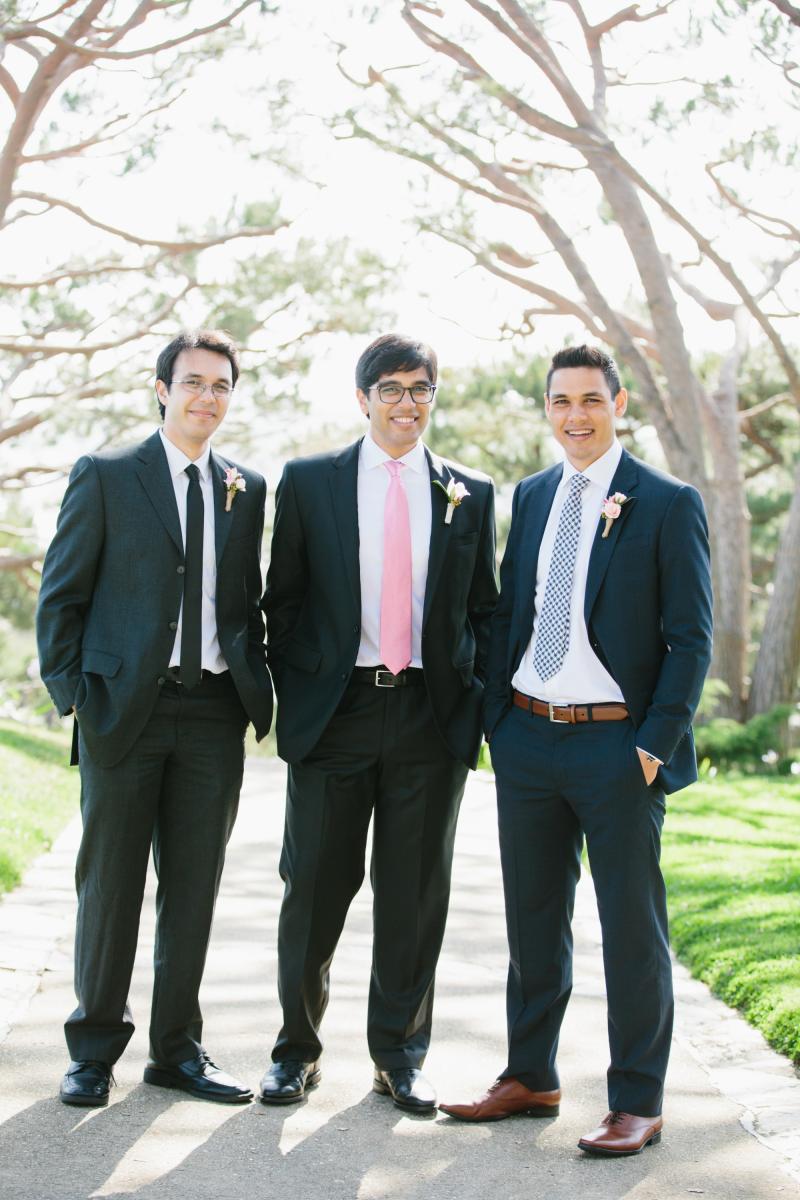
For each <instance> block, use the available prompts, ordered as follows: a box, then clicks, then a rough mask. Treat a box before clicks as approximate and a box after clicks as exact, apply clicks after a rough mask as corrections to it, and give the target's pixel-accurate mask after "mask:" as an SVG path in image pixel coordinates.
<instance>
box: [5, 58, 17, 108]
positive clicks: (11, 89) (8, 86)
mask: <svg viewBox="0 0 800 1200" xmlns="http://www.w3.org/2000/svg"><path fill="white" fill-rule="evenodd" d="M0 87H2V89H3V91H4V92H5V94H6V95H7V96H8V98H9V100H10V101H11V103H12V104H13V105H14V108H16V107H17V105H18V104H19V98H20V94H21V93H20V90H19V88H18V87H17V85H16V82H15V81H14V78H13V76H12V75H11V74H10V73H9V72H8V71H7V70H6V68H5V67H4V66H3V65H2V63H0Z"/></svg>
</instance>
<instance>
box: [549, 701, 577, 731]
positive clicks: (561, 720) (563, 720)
mask: <svg viewBox="0 0 800 1200" xmlns="http://www.w3.org/2000/svg"><path fill="white" fill-rule="evenodd" d="M566 707H568V706H567V705H565V704H555V705H554V704H553V702H552V700H548V701H547V719H548V720H549V721H552V722H553V724H554V725H571V724H572V721H570V719H569V717H554V716H553V709H554V708H566Z"/></svg>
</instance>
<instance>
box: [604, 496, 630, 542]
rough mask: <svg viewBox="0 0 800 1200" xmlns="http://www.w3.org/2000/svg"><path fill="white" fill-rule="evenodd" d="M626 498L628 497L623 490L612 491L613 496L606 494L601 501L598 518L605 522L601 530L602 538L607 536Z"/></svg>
mask: <svg viewBox="0 0 800 1200" xmlns="http://www.w3.org/2000/svg"><path fill="white" fill-rule="evenodd" d="M627 500H628V497H627V496H626V495H625V493H624V492H614V495H613V496H607V497H606V498H605V500H604V501H603V507H602V508H601V509H600V520H601V521H605V523H606V527H605V529H604V530H603V537H604V538H607V537H608V535H609V533H610V532H611V526H612V525H613V524H614V522H615V521H616V519H617V517H618V516H619V514H620V513H621V512H622V506H623V504H625V503H626V502H627Z"/></svg>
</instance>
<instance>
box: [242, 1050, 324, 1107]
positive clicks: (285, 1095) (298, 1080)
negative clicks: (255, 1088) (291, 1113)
mask: <svg viewBox="0 0 800 1200" xmlns="http://www.w3.org/2000/svg"><path fill="white" fill-rule="evenodd" d="M321 1077H322V1072H321V1071H320V1069H319V1065H318V1063H315V1062H313V1063H307V1062H301V1061H300V1060H299V1059H298V1058H286V1059H284V1061H283V1062H274V1063H273V1064H272V1066H271V1067H270V1068H269V1070H268V1071H267V1073H266V1074H265V1075H264V1078H263V1079H262V1080H261V1086H260V1088H259V1093H258V1098H259V1100H260V1101H261V1103H262V1104H296V1103H297V1102H298V1100H302V1099H303V1096H305V1094H306V1092H307V1091H309V1090H310V1089H311V1088H315V1087H316V1086H317V1084H318V1083H319V1081H320V1079H321Z"/></svg>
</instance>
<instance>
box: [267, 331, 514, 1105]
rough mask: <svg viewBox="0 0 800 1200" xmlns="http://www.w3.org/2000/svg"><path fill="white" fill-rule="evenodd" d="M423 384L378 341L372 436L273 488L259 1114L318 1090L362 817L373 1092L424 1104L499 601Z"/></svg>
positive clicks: (406, 344) (423, 369) (475, 493)
mask: <svg viewBox="0 0 800 1200" xmlns="http://www.w3.org/2000/svg"><path fill="white" fill-rule="evenodd" d="M436 379H437V359H436V355H435V354H434V352H433V350H431V348H430V347H429V346H426V345H424V344H423V343H421V342H418V341H414V340H412V339H410V338H406V337H401V336H399V335H396V334H386V335H384V336H382V337H379V338H378V339H377V340H376V341H374V342H373V343H372V344H371V345H370V346H368V347H367V349H366V350H365V351H364V353H363V354H362V355H361V357H360V359H359V360H358V363H357V366H356V395H357V397H358V402H359V405H360V407H361V410H362V412H363V413H364V415H365V416H366V418H367V420H368V421H369V429H368V432H367V434H366V436H365V437H363V438H361V439H359V441H357V442H355V443H354V444H353V445H352V446H348V447H347V448H346V449H344V450H340V451H336V452H333V453H327V454H319V455H314V456H313V457H311V458H305V459H298V460H296V461H294V462H290V463H288V464H287V466H286V469H285V471H284V473H283V477H282V479H281V482H280V484H279V486H278V490H277V493H276V511H275V526H274V532H273V538H272V553H271V560H270V567H269V572H268V576H267V590H266V593H265V596H264V609H265V612H266V617H267V642H268V649H267V654H268V661H269V665H270V668H271V670H272V673H273V679H274V683H275V689H276V692H277V697H278V718H277V738H278V752H279V754H280V755H281V757H282V758H284V759H285V760H286V761H287V762H288V764H289V771H288V784H287V799H286V830H285V836H284V844H283V852H282V855H281V864H280V871H281V877H282V878H283V880H284V882H285V884H286V889H285V893H284V899H283V905H282V908H281V916H280V925H279V932H278V986H279V992H280V1000H281V1005H282V1009H283V1026H282V1028H281V1030H280V1033H279V1034H278V1038H277V1041H276V1043H275V1046H274V1048H273V1051H272V1059H273V1062H272V1065H271V1067H270V1068H269V1070H268V1071H267V1072H266V1074H265V1076H264V1078H263V1079H262V1081H261V1089H260V1096H261V1100H262V1101H263V1102H264V1103H265V1104H291V1103H294V1102H296V1101H299V1100H301V1099H302V1097H303V1096H304V1094H305V1092H306V1091H307V1089H309V1088H310V1087H314V1086H316V1084H317V1083H318V1082H319V1079H320V1067H319V1058H320V1054H321V1051H322V1042H321V1041H320V1036H319V1028H320V1024H321V1021H322V1017H323V1014H324V1012H325V1008H326V1006H327V1002H328V990H329V983H328V978H329V968H330V963H331V960H332V958H333V954H334V951H335V949H336V944H337V942H338V939H339V935H340V934H341V931H342V927H343V925H344V921H345V917H346V915H347V910H348V908H349V906H350V903H351V901H352V899H353V897H354V896H355V894H356V892H357V891H358V889H359V887H360V885H361V882H362V880H363V877H364V858H365V848H366V841H367V831H368V828H369V823H370V819H371V818H372V817H373V814H374V827H373V850H372V863H371V880H372V888H373V894H374V908H373V924H374V939H373V961H372V975H371V980H370V992H369V1008H368V1018H367V1036H368V1044H369V1050H370V1054H371V1056H372V1059H373V1062H374V1067H375V1073H374V1089H375V1091H377V1092H379V1093H381V1094H383V1095H389V1096H391V1097H392V1099H393V1100H394V1102H395V1104H397V1105H398V1106H399V1107H400V1108H404V1109H408V1110H411V1111H415V1112H430V1113H432V1112H433V1111H434V1110H435V1106H436V1094H435V1092H434V1090H433V1088H432V1087H431V1085H430V1084H429V1083H428V1082H427V1080H426V1079H425V1078H424V1077H423V1076H422V1074H421V1067H422V1065H423V1062H424V1060H425V1055H426V1053H427V1050H428V1044H429V1042H430V1034H431V1012H432V1006H433V988H434V975H435V971H436V962H437V959H438V956H439V950H440V948H441V943H442V937H443V935H444V926H445V919H446V916H447V905H448V900H449V892H450V867H451V861H452V853H453V840H454V836H455V828H456V821H457V818H458V809H459V805H460V802H461V796H462V794H463V790H464V784H465V781H466V776H467V771H468V769H469V768H470V767H474V766H475V765H476V762H477V757H478V749H479V746H480V739H481V719H480V712H481V700H482V695H483V675H484V669H485V663H486V651H487V643H488V624H489V618H490V617H491V614H492V611H493V609H494V606H495V602H496V599H497V589H496V584H495V573H494V566H495V563H494V553H495V529H494V488H493V485H492V482H491V480H490V479H489V478H488V477H487V476H485V475H481V474H479V473H478V472H475V471H470V470H467V469H466V468H464V467H461V466H460V465H458V464H456V463H451V462H447V461H445V460H443V459H441V458H439V457H438V456H437V455H435V454H433V453H432V452H431V451H430V450H429V449H428V448H427V447H426V446H425V445H424V444H423V443H422V441H421V437H422V434H423V432H424V431H425V427H426V426H427V424H428V420H429V417H430V413H431V408H432V404H433V399H434V395H435V392H436Z"/></svg>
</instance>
